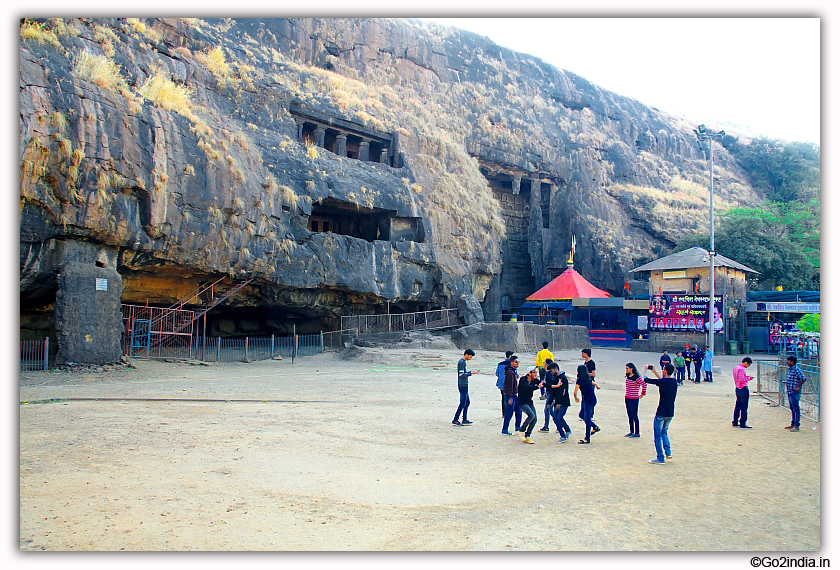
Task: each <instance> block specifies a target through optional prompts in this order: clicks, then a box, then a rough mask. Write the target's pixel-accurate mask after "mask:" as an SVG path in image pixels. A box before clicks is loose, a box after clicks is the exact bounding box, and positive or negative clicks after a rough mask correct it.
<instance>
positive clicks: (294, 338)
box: [292, 324, 298, 364]
mask: <svg viewBox="0 0 840 570" xmlns="http://www.w3.org/2000/svg"><path fill="white" fill-rule="evenodd" d="M292 337H293V341H294V344H293V345H292V364H294V363H295V356H297V342H298V338H297V325H296V324H293V325H292Z"/></svg>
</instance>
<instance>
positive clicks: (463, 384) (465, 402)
mask: <svg viewBox="0 0 840 570" xmlns="http://www.w3.org/2000/svg"><path fill="white" fill-rule="evenodd" d="M473 356H475V351H474V350H473V349H471V348H468V349H467V350H465V351H464V357H463V358H462V359H461V360H459V361H458V392H460V393H461V401H460V402H459V403H458V409H457V410H455V419H453V420H452V425H454V426H468V425H470V424H471V423H472V422H471V421H470V420H468V419H467V409H468V408H469V407H470V376H472V375H473V374H478V370H467V361H469V360H472V358H473ZM462 411H463V413H464V419H463V420H462V421H458V417H459V416H460V415H461V412H462Z"/></svg>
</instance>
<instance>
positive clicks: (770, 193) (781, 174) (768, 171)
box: [727, 137, 820, 203]
mask: <svg viewBox="0 0 840 570" xmlns="http://www.w3.org/2000/svg"><path fill="white" fill-rule="evenodd" d="M727 149H728V150H729V152H730V154H732V155H733V156H734V157H735V159H736V160H737V161H738V163H739V164H740V165H741V167H742V168H743V169H744V170H746V171H747V174H748V175H749V177H750V180H751V182H752V185H753V187H754V188H755V189H756V190H758V191H759V192H762V193H763V194H764V195H765V196H766V197H767V199H768V200H771V201H774V202H781V203H789V202H795V201H800V202H807V201H809V200H811V199H813V198H815V197H819V193H820V147H819V146H818V145H815V144H811V143H804V142H787V141H782V140H779V139H770V138H764V137H762V138H757V139H754V140H753V141H752V142H751V143H750V144H749V145H743V144H740V143H734V144H729V145H728V146H727Z"/></svg>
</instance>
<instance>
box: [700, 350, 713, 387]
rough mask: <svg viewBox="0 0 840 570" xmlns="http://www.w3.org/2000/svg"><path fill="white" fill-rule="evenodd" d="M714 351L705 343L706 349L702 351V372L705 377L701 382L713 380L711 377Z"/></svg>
mask: <svg viewBox="0 0 840 570" xmlns="http://www.w3.org/2000/svg"><path fill="white" fill-rule="evenodd" d="M714 357H715V353H714V352H712V350H711V349H710V348H709V345H706V350H705V352H703V374H704V376H705V378H704V379H703V382H714V381H715V379H714V378H712V359H714Z"/></svg>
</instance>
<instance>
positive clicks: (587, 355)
mask: <svg viewBox="0 0 840 570" xmlns="http://www.w3.org/2000/svg"><path fill="white" fill-rule="evenodd" d="M580 357H581V358H583V362H584V364H585V365H586V369H587V370H588V371H589V377H590V378H592V381H593V382H594V381H595V361H594V360H592V349H591V348H584V349H583V350H581V351H580ZM576 401H577V400H576ZM594 413H595V412H594V410H593V414H594ZM578 417H579V418H580V419H581V421H585V420H584V419H583V402H581V404H580V412H579V413H578Z"/></svg>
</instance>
